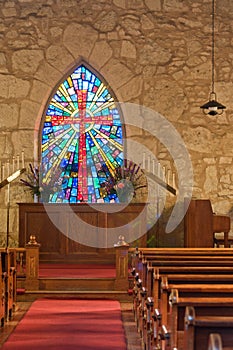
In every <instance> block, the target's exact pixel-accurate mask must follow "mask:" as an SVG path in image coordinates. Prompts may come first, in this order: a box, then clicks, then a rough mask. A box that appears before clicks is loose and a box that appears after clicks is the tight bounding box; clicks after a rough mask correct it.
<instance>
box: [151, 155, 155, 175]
mask: <svg viewBox="0 0 233 350" xmlns="http://www.w3.org/2000/svg"><path fill="white" fill-rule="evenodd" d="M152 173H153V174H154V175H155V160H154V159H153V160H152Z"/></svg>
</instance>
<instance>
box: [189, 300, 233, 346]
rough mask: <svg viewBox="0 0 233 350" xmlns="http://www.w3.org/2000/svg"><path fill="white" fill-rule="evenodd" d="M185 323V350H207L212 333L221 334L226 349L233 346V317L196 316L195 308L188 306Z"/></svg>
mask: <svg viewBox="0 0 233 350" xmlns="http://www.w3.org/2000/svg"><path fill="white" fill-rule="evenodd" d="M184 322H185V326H184V349H185V350H206V349H207V347H208V341H209V335H210V334H211V333H218V334H220V336H221V338H222V342H223V344H224V347H231V346H232V339H233V317H226V316H196V314H195V308H194V307H192V306H187V308H186V311H185V320H184Z"/></svg>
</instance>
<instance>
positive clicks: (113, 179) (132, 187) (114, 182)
mask: <svg viewBox="0 0 233 350" xmlns="http://www.w3.org/2000/svg"><path fill="white" fill-rule="evenodd" d="M101 172H102V173H103V174H104V177H105V178H106V180H105V181H103V182H102V183H101V188H100V195H101V197H102V198H103V199H106V198H107V197H110V198H113V199H116V198H118V200H119V202H130V201H131V200H132V199H133V197H135V196H136V191H137V190H138V189H139V188H143V187H147V184H146V183H143V181H142V177H143V172H142V171H141V168H140V166H139V165H136V164H135V163H133V162H132V161H128V160H126V159H125V160H124V165H123V166H119V167H116V168H114V169H112V168H108V166H107V165H106V164H103V165H102V169H101Z"/></svg>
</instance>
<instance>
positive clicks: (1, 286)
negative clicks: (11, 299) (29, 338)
mask: <svg viewBox="0 0 233 350" xmlns="http://www.w3.org/2000/svg"><path fill="white" fill-rule="evenodd" d="M0 255H1V253H0ZM0 274H1V278H0V293H1V300H0V326H1V327H3V326H4V323H5V296H6V285H7V283H6V274H4V273H3V271H2V258H1V259H0Z"/></svg>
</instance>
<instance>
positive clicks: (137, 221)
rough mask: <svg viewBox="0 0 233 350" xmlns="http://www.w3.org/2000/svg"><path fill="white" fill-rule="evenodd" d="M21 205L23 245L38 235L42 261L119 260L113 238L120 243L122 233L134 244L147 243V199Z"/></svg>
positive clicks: (21, 244)
mask: <svg viewBox="0 0 233 350" xmlns="http://www.w3.org/2000/svg"><path fill="white" fill-rule="evenodd" d="M18 205H19V246H20V247H25V245H26V244H27V243H28V241H29V238H30V236H31V235H35V236H36V240H37V242H38V243H40V245H41V246H40V261H41V262H43V261H44V262H59V261H63V262H66V261H69V262H76V263H77V262H78V263H95V262H98V263H115V248H113V246H114V244H112V242H114V243H117V242H118V239H119V236H120V235H123V236H124V237H125V241H126V242H128V243H130V246H136V245H138V246H141V247H145V246H146V240H147V238H146V204H145V203H131V204H129V205H125V204H124V205H123V204H119V203H111V204H107V203H103V204H102V203H101V204H99V203H91V204H89V203H78V204H69V205H68V204H45V205H44V204H43V203H18ZM112 231H113V233H112ZM110 233H111V240H112V241H110V242H109V241H108V240H109V239H110V238H109V236H110ZM88 237H90V240H91V244H90V245H89V244H86V241H85V239H86V238H88ZM135 237H136V239H134V238H135Z"/></svg>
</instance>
